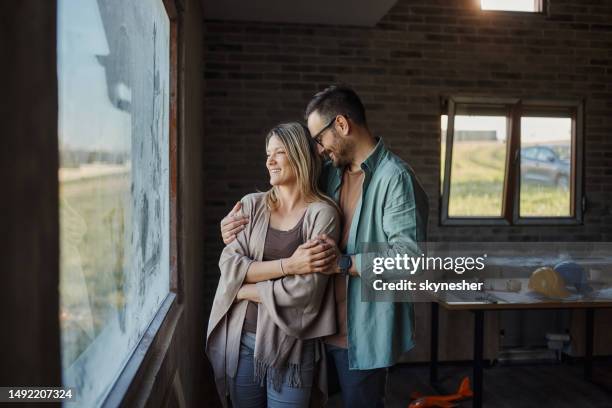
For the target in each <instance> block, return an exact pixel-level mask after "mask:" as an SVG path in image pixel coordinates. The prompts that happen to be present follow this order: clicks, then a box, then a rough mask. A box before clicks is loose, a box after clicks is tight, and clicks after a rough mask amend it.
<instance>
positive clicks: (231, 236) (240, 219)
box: [221, 201, 249, 245]
mask: <svg viewBox="0 0 612 408" xmlns="http://www.w3.org/2000/svg"><path fill="white" fill-rule="evenodd" d="M240 210H242V203H241V202H240V201H238V202H237V203H236V205H234V208H232V210H231V211H230V212H229V213H228V214H227V215H226V216H225V217H224V218H223V219H222V220H221V237H222V238H223V243H224V244H225V245H228V244H230V243H231V242H232V241H234V240H235V239H236V235H237V234H238V233H239V232H240V231H242V230H243V229H244V228H245V225H246V224H248V223H249V217H248V216H247V215H242V214H241V213H240Z"/></svg>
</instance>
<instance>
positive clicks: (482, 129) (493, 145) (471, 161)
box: [448, 115, 506, 217]
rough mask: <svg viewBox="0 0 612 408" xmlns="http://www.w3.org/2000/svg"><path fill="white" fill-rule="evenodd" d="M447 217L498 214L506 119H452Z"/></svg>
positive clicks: (500, 212) (497, 117)
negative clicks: (453, 127) (453, 122)
mask: <svg viewBox="0 0 612 408" xmlns="http://www.w3.org/2000/svg"><path fill="white" fill-rule="evenodd" d="M451 160H452V162H451V180H450V199H449V204H448V215H449V217H465V216H470V217H479V216H480V217H491V216H492V217H499V216H501V215H502V200H503V186H504V173H505V165H506V117H504V116H464V115H457V116H455V131H454V136H453V153H452V159H451Z"/></svg>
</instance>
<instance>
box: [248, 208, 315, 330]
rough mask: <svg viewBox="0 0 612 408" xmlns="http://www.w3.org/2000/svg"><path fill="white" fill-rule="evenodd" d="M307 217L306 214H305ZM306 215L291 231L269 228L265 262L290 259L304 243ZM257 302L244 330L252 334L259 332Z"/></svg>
mask: <svg viewBox="0 0 612 408" xmlns="http://www.w3.org/2000/svg"><path fill="white" fill-rule="evenodd" d="M304 215H306V213H304ZM304 215H302V218H301V219H300V220H299V221H298V223H297V224H296V225H295V227H293V228H291V229H290V230H289V231H281V230H277V229H274V228H272V227H270V226H268V232H267V233H266V242H265V244H264V251H263V260H264V261H274V260H277V259H281V258H289V257H290V256H291V255H293V253H294V252H295V250H296V249H297V247H298V246H300V245H302V244H303V243H304V239H303V238H302V224H303V223H304ZM258 307H259V306H258V305H257V303H256V302H249V305H248V307H247V312H246V317H245V319H244V325H243V326H242V330H243V331H246V332H250V333H255V332H257V308H258Z"/></svg>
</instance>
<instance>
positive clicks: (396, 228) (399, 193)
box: [322, 139, 429, 370]
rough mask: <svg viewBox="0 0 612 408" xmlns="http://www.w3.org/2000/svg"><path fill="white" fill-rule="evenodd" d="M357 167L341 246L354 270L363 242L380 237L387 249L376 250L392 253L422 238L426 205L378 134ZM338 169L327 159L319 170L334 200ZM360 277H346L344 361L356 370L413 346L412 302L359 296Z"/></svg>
mask: <svg viewBox="0 0 612 408" xmlns="http://www.w3.org/2000/svg"><path fill="white" fill-rule="evenodd" d="M361 168H362V169H363V171H364V173H365V177H364V180H363V189H362V195H361V199H360V200H359V202H358V203H357V207H356V208H355V213H354V215H353V220H352V223H351V227H350V231H349V237H348V243H347V248H346V253H347V254H351V255H356V259H357V265H356V267H357V269H358V270H360V264H362V263H363V262H366V261H363V260H362V259H361V258H362V257H363V258H364V259H365V258H366V257H369V256H371V255H372V254H368V255H367V256H366V255H365V254H362V255H360V254H358V253H357V252H358V250H359V248H362V247H363V245H364V244H366V245H367V244H380V243H385V244H387V245H388V246H389V248H390V249H391V251H389V250H386V251H385V252H384V254H381V255H380V256H393V255H392V253H390V252H397V253H405V252H406V251H405V250H404V249H405V244H406V243H409V242H412V243H418V242H425V240H426V234H427V216H428V210H429V204H428V199H427V195H426V194H425V191H424V190H423V188H422V186H421V184H420V183H419V181H418V180H417V178H416V176H415V175H414V172H413V170H412V169H411V168H410V167H409V166H408V165H407V164H406V163H405V162H404V161H403V160H402V159H400V158H399V157H398V156H396V155H395V154H393V153H391V152H390V151H389V150H387V148H386V147H385V145H384V144H383V141H382V139H380V140H379V142H378V144H377V145H376V147H375V148H374V150H373V151H372V153H371V154H370V156H368V158H367V159H366V160H365V161H364V162H363V163H361ZM342 171H343V169H338V168H334V167H333V166H331V163H327V164H326V165H325V169H324V172H323V178H322V181H323V188H324V189H325V191H326V192H327V194H328V195H329V196H330V197H334V198H335V200H336V201H338V199H339V195H340V188H341V183H342ZM362 261H363V262H362ZM364 279H365V276H364ZM362 281H363V279H362V277H355V276H351V277H350V278H349V279H348V288H347V326H348V357H349V367H350V368H351V369H361V370H366V369H372V368H379V367H389V366H392V365H394V364H395V363H396V362H397V361H398V359H399V357H400V355H401V354H402V353H403V352H406V351H408V350H410V349H411V348H412V347H414V308H413V305H412V303H406V302H404V303H392V302H362V301H361V285H362ZM364 284H365V283H364Z"/></svg>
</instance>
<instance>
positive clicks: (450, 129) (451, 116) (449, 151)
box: [441, 98, 456, 222]
mask: <svg viewBox="0 0 612 408" xmlns="http://www.w3.org/2000/svg"><path fill="white" fill-rule="evenodd" d="M455 107H456V105H455V102H454V101H453V99H452V98H449V99H448V121H447V125H446V152H445V160H444V178H443V183H444V184H443V187H442V209H441V219H442V221H443V222H444V221H447V220H448V218H449V216H448V204H449V200H450V180H451V167H452V163H451V160H452V157H453V136H454V133H455Z"/></svg>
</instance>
